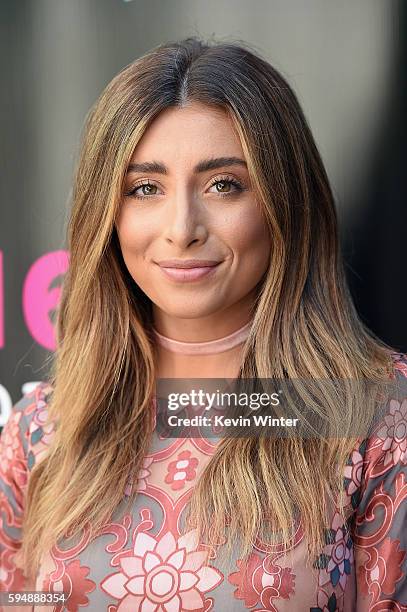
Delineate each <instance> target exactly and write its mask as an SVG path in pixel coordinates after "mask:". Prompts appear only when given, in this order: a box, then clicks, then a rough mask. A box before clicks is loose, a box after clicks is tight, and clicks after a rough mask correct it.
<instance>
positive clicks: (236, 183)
mask: <svg viewBox="0 0 407 612" xmlns="http://www.w3.org/2000/svg"><path fill="white" fill-rule="evenodd" d="M217 183H229V184H230V185H233V186H234V187H235V191H229V192H227V193H218V194H217V195H219V196H220V197H221V198H227V197H231V196H233V195H236V194H238V193H241V192H242V191H245V187H244V186H243V185H242V184H241V183H240V182H239V181H237V180H236V179H235V178H233V177H232V176H227V177H222V178H219V177H215V178H214V179H213V181H212V183H211V184H210V185H209V188H210V187H213V186H214V185H217ZM143 185H151V186H152V187H156V185H155V184H154V183H150V181H149V180H147V182H141V183H136V184H135V185H133V187H131V188H130V190H129V191H128V192H127V193H125V194H124V195H126V196H133V197H135V198H137V199H138V200H148V199H149V198H151V197H152V196H154V195H156V194H155V193H154V194H152V195H151V196H147V195H136V194H135V192H136V189H139V188H140V187H142V186H143Z"/></svg>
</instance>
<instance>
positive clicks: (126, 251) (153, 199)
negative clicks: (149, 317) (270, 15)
mask: <svg viewBox="0 0 407 612" xmlns="http://www.w3.org/2000/svg"><path fill="white" fill-rule="evenodd" d="M220 158H225V159H223V160H222V159H220ZM232 158H233V159H232ZM209 160H213V161H212V163H211V164H210V165H209V163H208V161H209ZM216 160H218V161H216ZM153 163H154V167H153V166H152V164H153ZM140 164H143V165H144V166H145V167H144V168H141V167H140V166H139V165H140ZM147 164H149V165H151V166H150V168H147V167H146V165H147ZM124 193H125V195H124V196H123V200H122V202H121V207H120V210H119V215H118V218H117V221H116V229H117V233H118V237H119V242H120V246H121V250H122V254H123V258H124V261H125V263H126V266H127V268H128V270H129V272H130V274H131V276H132V278H133V279H134V280H135V282H136V283H137V284H138V285H139V287H140V288H141V289H142V291H143V292H144V293H145V294H146V295H147V296H148V297H149V298H150V300H151V301H152V303H153V312H154V315H155V317H154V318H155V320H157V319H159V320H160V322H161V323H162V322H163V321H164V320H165V321H166V323H168V322H169V318H171V319H173V318H174V317H175V318H177V319H178V318H179V319H197V318H207V319H206V320H207V321H208V322H210V321H211V320H212V321H214V320H215V318H216V317H217V315H218V314H219V313H220V312H221V311H222V312H223V313H225V316H226V317H227V320H228V321H229V324H230V322H231V321H233V320H235V321H236V324H237V325H239V324H242V325H243V324H244V323H245V322H246V321H247V320H248V316H247V313H248V312H249V308H250V305H251V304H252V303H253V300H254V298H255V287H256V284H257V283H258V282H259V280H260V279H261V277H262V275H263V273H264V272H265V270H266V269H267V267H268V264H269V255H270V242H269V236H268V232H267V229H266V223H265V221H264V219H263V218H262V216H261V212H260V209H259V207H258V206H256V203H255V196H254V193H253V191H252V189H251V186H250V184H249V175H248V171H247V168H246V164H245V158H244V155H243V151H242V147H241V144H240V141H239V138H238V136H237V134H236V133H235V131H234V129H233V128H232V122H231V120H230V118H229V117H228V115H227V113H226V112H225V111H222V110H216V109H215V110H214V109H213V108H211V107H209V106H204V105H201V104H197V103H193V104H191V105H189V106H186V107H182V108H179V107H172V108H169V109H166V110H165V111H163V112H162V113H161V114H160V115H159V116H158V117H157V118H156V119H155V120H154V121H153V123H152V124H151V125H150V126H149V128H148V130H147V131H146V132H145V134H144V135H143V137H142V139H141V140H140V142H139V144H138V145H137V147H136V149H135V151H134V154H133V156H132V159H131V162H130V165H129V168H128V172H127V176H126V184H125V192H124ZM169 259H175V260H187V259H189V260H190V259H198V260H213V261H215V262H220V263H219V264H218V265H217V266H215V267H212V268H210V273H209V274H206V275H204V276H201V277H200V278H197V279H195V280H183V281H182V280H180V279H179V278H178V279H175V278H172V277H170V276H168V275H167V274H166V273H165V271H164V270H163V268H162V267H160V265H159V264H158V262H160V261H162V260H169ZM180 274H182V271H180ZM243 311H244V312H243ZM242 312H243V314H242ZM160 327H161V328H162V329H163V328H168V325H165V324H164V325H160ZM160 327H157V329H159V330H160ZM231 331H233V326H232V327H231Z"/></svg>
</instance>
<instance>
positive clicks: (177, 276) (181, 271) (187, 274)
mask: <svg viewBox="0 0 407 612" xmlns="http://www.w3.org/2000/svg"><path fill="white" fill-rule="evenodd" d="M218 265H219V264H216V265H213V266H205V267H201V268H166V267H164V266H160V269H161V270H162V271H163V272H164V274H165V275H166V276H167V277H168V278H171V279H172V280H176V281H181V282H185V281H193V280H197V279H199V278H202V277H203V276H208V275H210V274H211V273H213V272H214V271H215V270H216V268H217V267H218Z"/></svg>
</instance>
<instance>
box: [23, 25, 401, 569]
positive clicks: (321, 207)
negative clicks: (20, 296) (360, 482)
mask: <svg viewBox="0 0 407 612" xmlns="http://www.w3.org/2000/svg"><path fill="white" fill-rule="evenodd" d="M192 102H199V103H201V104H205V105H208V106H210V107H213V108H221V109H224V110H226V111H227V112H228V113H229V116H230V117H231V119H232V121H233V125H234V126H235V128H236V130H237V133H238V135H239V137H240V140H241V145H242V148H243V151H244V155H245V158H246V161H247V164H248V172H249V176H250V181H251V183H252V186H253V189H254V191H255V193H256V200H258V202H260V205H261V207H262V210H263V212H264V219H265V223H267V226H268V228H269V231H270V236H271V240H270V244H271V251H270V264H269V267H268V270H267V272H266V274H265V275H264V277H263V279H262V281H261V284H260V286H259V291H258V296H257V299H256V304H255V311H254V317H253V324H252V327H251V331H250V335H249V337H248V338H247V340H246V342H245V345H244V347H243V357H242V363H241V368H240V372H239V377H241V378H252V377H259V378H286V379H302V378H304V379H346V380H363V379H369V380H371V381H380V380H383V378H386V377H388V376H389V374H390V375H391V373H392V371H393V368H392V362H391V357H390V347H388V346H387V345H385V344H384V343H383V342H381V341H380V340H379V339H378V338H376V337H375V336H374V334H373V333H372V332H370V331H369V330H368V329H367V328H366V327H365V325H364V324H363V323H362V322H361V320H360V319H359V317H358V315H357V313H356V311H355V309H354V306H353V303H352V300H351V297H350V294H349V291H348V289H347V285H346V281H345V275H344V271H343V264H342V261H341V257H340V252H339V245H338V232H337V218H336V212H335V207H334V199H333V195H332V191H331V188H330V185H329V181H328V178H327V174H326V171H325V169H324V165H323V163H322V160H321V157H320V155H319V153H318V150H317V147H316V145H315V142H314V139H313V136H312V134H311V131H310V128H309V126H308V124H307V121H306V119H305V117H304V114H303V112H302V110H301V107H300V105H299V102H298V100H297V97H296V95H295V93H294V92H293V90H292V89H291V87H290V86H289V84H288V83H287V81H286V80H285V79H284V78H283V76H282V75H281V74H280V73H279V72H278V71H277V70H276V69H275V68H273V67H272V66H271V65H270V64H269V63H268V62H267V61H266V60H265V59H263V58H261V57H260V55H259V54H258V53H256V52H254V51H253V50H252V49H250V48H249V46H248V45H247V44H242V43H240V42H239V43H238V42H227V43H207V42H203V41H202V40H200V39H198V38H196V37H191V38H187V39H185V40H182V41H180V42H169V43H166V44H162V45H159V46H157V47H155V48H154V49H152V50H151V51H150V52H148V53H146V54H145V55H143V56H142V57H140V58H139V59H137V60H136V61H134V62H132V63H131V64H129V65H128V66H126V67H125V68H124V69H123V70H121V72H119V74H117V76H115V77H114V78H113V80H112V81H111V82H110V83H109V84H108V85H107V87H106V88H105V90H104V91H103V92H102V94H101V96H100V98H99V99H98V100H97V102H96V103H95V105H94V106H93V107H92V108H91V110H90V112H89V114H88V116H87V118H86V123H85V128H84V132H83V137H82V142H81V150H80V154H79V159H78V163H77V167H76V170H75V180H74V185H73V190H72V207H71V212H70V218H69V225H68V235H67V240H68V244H67V248H68V250H69V253H70V266H69V270H68V271H67V274H66V276H65V279H64V283H63V288H62V296H61V302H60V305H59V308H58V312H57V322H56V336H57V348H56V351H55V353H54V356H53V362H52V368H51V374H50V378H49V383H50V385H51V386H52V389H53V390H52V393H51V394H50V397H49V404H48V419H49V422H51V421H53V422H55V423H56V424H57V427H56V431H55V437H54V439H53V441H52V444H51V446H50V448H49V451H48V452H47V454H46V456H45V457H44V458H43V459H42V460H41V461H39V463H37V464H36V465H35V466H34V468H33V469H32V472H31V474H30V478H29V484H28V490H27V498H26V507H25V513H24V520H23V542H22V549H21V554H22V559H23V567H24V571H25V573H26V575H27V576H32V575H34V572H35V571H37V569H38V566H39V563H40V559H41V555H42V554H43V553H45V552H46V551H47V550H48V549H49V547H50V546H52V545H53V544H55V543H56V541H57V540H58V538H60V537H62V536H63V535H64V534H66V533H67V532H68V531H69V532H70V533H71V534H74V533H79V532H80V531H81V530H82V529H83V528H84V527H85V525H87V526H89V525H90V526H91V529H92V533H96V532H97V530H98V529H100V527H101V526H102V525H103V524H104V523H105V521H106V520H108V519H109V518H110V517H111V515H112V513H113V511H114V510H115V509H116V508H117V506H118V505H119V504H120V502H122V501H123V497H124V490H125V488H126V484H127V483H128V479H129V475H130V474H133V475H137V474H138V472H139V469H140V468H141V463H142V460H143V457H144V455H145V454H146V453H147V452H148V449H149V444H150V441H151V436H152V433H153V427H152V419H151V404H152V400H153V396H154V393H155V382H156V363H157V361H156V350H155V349H156V347H155V345H154V338H153V333H152V323H153V322H152V309H151V302H150V300H149V298H148V297H147V296H146V295H145V294H144V293H143V292H142V291H141V289H140V288H139V287H138V286H137V284H136V283H135V282H134V280H133V279H132V277H131V276H130V274H129V272H128V270H127V268H126V266H125V264H124V261H123V258H122V255H121V251H120V246H119V243H118V238H117V234H116V230H115V221H116V219H117V215H118V211H119V207H120V203H121V200H122V197H123V190H124V179H125V174H126V170H127V166H128V164H129V162H130V159H131V157H132V155H133V153H134V150H135V147H136V146H137V144H138V142H139V141H140V139H141V138H142V136H143V134H144V133H145V131H146V130H147V129H148V127H149V125H150V123H151V122H152V121H153V119H154V118H155V117H157V116H158V115H159V113H160V112H161V111H163V110H164V109H166V108H169V107H182V106H184V105H186V104H188V103H192ZM348 400H349V401H347V402H345V403H343V402H339V401H338V400H337V399H336V400H335V397H333V398H331V400H330V401H329V402H328V404H327V406H325V410H326V411H327V414H328V415H329V418H330V419H332V421H333V422H341V423H342V424H343V426H344V428H345V429H344V430H345V431H347V432H349V431H351V423H352V420H355V421H358V422H359V423H364V422H365V423H367V422H369V419H371V418H372V415H373V412H374V410H375V405H374V402H371V403H369V402H366V403H363V405H360V403H357V402H355V401H354V399H352V398H351V397H349V398H348ZM355 442H356V438H353V437H352V436H351V435H347V436H345V437H343V438H341V439H339V438H338V439H335V440H330V441H329V443H328V441H327V440H326V439H325V440H324V439H322V438H320V439H303V438H300V437H296V438H288V439H284V438H258V437H247V438H224V439H223V440H221V442H220V443H219V444H218V446H217V448H216V451H215V453H214V455H213V456H212V457H211V459H210V461H209V463H208V464H207V465H206V467H205V469H204V471H203V473H202V474H201V476H200V478H199V479H198V482H197V483H196V486H195V488H194V490H193V494H192V497H191V500H190V502H189V506H188V513H189V514H188V521H187V524H188V526H192V525H194V526H196V527H197V528H198V530H199V538H200V539H202V540H203V541H209V540H211V541H216V542H221V541H222V539H223V538H224V535H225V534H228V535H229V541H230V542H232V541H233V542H234V543H235V544H236V543H237V544H238V545H239V546H240V547H241V554H242V555H245V554H247V553H250V550H251V547H252V545H253V542H254V541H255V539H256V537H257V536H258V534H259V533H260V531H261V530H262V528H263V526H264V517H265V516H267V517H269V518H270V522H269V523H268V530H269V533H271V532H272V533H274V534H276V533H278V534H279V537H281V541H282V543H283V544H284V546H286V547H287V546H288V545H289V542H290V541H291V538H292V537H293V525H294V522H295V520H294V519H295V517H298V516H299V517H300V520H301V526H302V529H303V530H304V534H305V537H306V540H307V543H308V550H309V554H310V555H311V554H314V553H316V551H318V550H319V547H320V546H321V545H322V543H323V539H322V538H323V529H324V527H326V526H327V521H328V517H327V509H328V506H329V503H330V500H332V499H336V498H337V497H338V499H340V497H341V495H340V493H341V487H343V468H344V466H345V464H346V461H347V459H348V457H349V455H350V453H351V452H352V449H353V447H354V445H355ZM136 495H137V492H136V491H133V492H132V494H131V495H130V497H129V498H128V502H129V504H131V503H133V502H134V499H135V497H136ZM342 510H343V508H342ZM343 511H344V510H343Z"/></svg>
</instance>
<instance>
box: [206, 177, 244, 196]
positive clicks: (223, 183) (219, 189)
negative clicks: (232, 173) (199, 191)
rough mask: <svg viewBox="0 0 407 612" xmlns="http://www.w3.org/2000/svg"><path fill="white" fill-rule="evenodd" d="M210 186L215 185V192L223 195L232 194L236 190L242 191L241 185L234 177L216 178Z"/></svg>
mask: <svg viewBox="0 0 407 612" xmlns="http://www.w3.org/2000/svg"><path fill="white" fill-rule="evenodd" d="M212 187H216V193H219V194H220V195H223V196H227V195H233V194H234V193H236V192H240V191H243V188H242V185H240V183H238V182H237V181H236V180H235V179H217V180H215V181H214V182H213V183H212V185H211V188H212Z"/></svg>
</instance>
